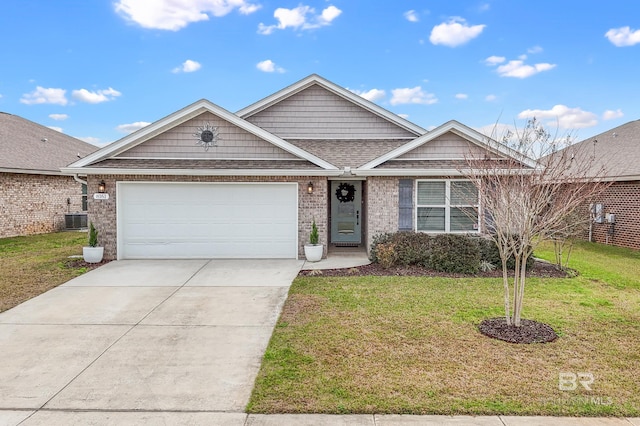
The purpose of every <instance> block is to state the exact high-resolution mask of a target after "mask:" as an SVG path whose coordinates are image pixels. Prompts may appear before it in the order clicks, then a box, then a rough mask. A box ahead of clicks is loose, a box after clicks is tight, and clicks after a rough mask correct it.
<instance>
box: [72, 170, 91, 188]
mask: <svg viewBox="0 0 640 426" xmlns="http://www.w3.org/2000/svg"><path fill="white" fill-rule="evenodd" d="M73 180H75V181H76V182H79V183H81V184H83V185H87V186H89V184H88V183H87V181H86V180H82V179H80V178H79V177H78V174H77V173H74V174H73Z"/></svg>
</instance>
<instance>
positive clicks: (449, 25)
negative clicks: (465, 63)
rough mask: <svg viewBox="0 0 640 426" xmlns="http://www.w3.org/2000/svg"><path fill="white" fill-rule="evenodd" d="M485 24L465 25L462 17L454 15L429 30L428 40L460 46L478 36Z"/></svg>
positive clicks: (450, 45)
mask: <svg viewBox="0 0 640 426" xmlns="http://www.w3.org/2000/svg"><path fill="white" fill-rule="evenodd" d="M485 26H486V25H473V26H469V25H467V21H466V20H464V19H463V18H459V17H454V18H451V19H449V21H448V22H443V23H442V24H439V25H436V26H435V27H433V29H432V30H431V35H430V36H429V41H431V43H433V44H436V45H437V44H442V45H444V46H448V47H457V46H461V45H463V44H465V43H467V42H468V41H470V40H472V39H474V38H476V37H478V36H479V35H480V33H481V32H482V30H483V29H484V27H485Z"/></svg>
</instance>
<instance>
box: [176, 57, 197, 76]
mask: <svg viewBox="0 0 640 426" xmlns="http://www.w3.org/2000/svg"><path fill="white" fill-rule="evenodd" d="M200 68H202V65H201V64H200V63H199V62H196V61H192V60H191V59H187V60H186V61H184V62H183V63H182V65H180V66H179V67H176V68H174V69H172V70H171V72H172V73H174V74H177V73H179V72H194V71H198V70H199V69H200Z"/></svg>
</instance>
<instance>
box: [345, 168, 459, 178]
mask: <svg viewBox="0 0 640 426" xmlns="http://www.w3.org/2000/svg"><path fill="white" fill-rule="evenodd" d="M351 172H352V173H353V174H354V175H356V176H463V173H461V172H460V170H456V169H355V170H352V171H351Z"/></svg>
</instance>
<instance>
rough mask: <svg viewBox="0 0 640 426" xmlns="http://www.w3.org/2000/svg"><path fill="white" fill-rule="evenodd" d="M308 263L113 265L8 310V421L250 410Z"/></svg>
mask: <svg viewBox="0 0 640 426" xmlns="http://www.w3.org/2000/svg"><path fill="white" fill-rule="evenodd" d="M302 263H303V262H302V261H297V260H162V261H160V260H157V261H153V260H152V261H133V260H129V261H118V262H111V263H109V264H107V265H105V266H103V267H101V268H98V269H96V270H94V271H91V272H89V273H87V274H85V275H82V276H80V277H78V278H75V279H73V280H71V281H69V282H67V283H66V284H64V285H61V286H59V287H57V288H55V289H53V290H51V291H49V292H47V293H45V294H43V295H41V296H39V297H36V298H34V299H32V300H30V301H28V302H25V303H23V304H21V305H19V306H17V307H15V308H13V309H11V310H9V311H6V312H4V313H2V314H0V348H2V359H1V361H0V425H2V424H18V423H19V422H20V421H22V420H24V419H27V420H26V421H25V422H24V423H22V424H25V425H30V424H52V423H57V421H56V416H60V415H61V414H62V413H68V414H69V415H72V416H77V415H78V413H74V410H81V411H84V410H87V411H94V410H95V411H105V412H112V413H113V412H131V411H134V412H148V416H152V417H153V416H154V415H157V413H156V414H154V412H173V413H185V412H188V413H190V414H189V415H190V416H195V417H196V418H198V416H203V415H205V414H207V413H213V414H215V413H242V412H243V411H244V408H245V405H246V403H247V402H248V399H249V396H250V393H251V390H252V387H253V382H254V380H255V377H256V374H257V372H258V368H259V366H260V361H261V358H262V355H263V354H264V350H265V348H266V346H267V343H268V341H269V338H270V336H271V332H272V330H273V327H274V325H275V323H276V320H277V318H278V315H279V313H280V310H281V308H282V304H283V303H284V301H285V299H286V296H287V291H288V287H289V285H290V284H291V281H292V280H293V278H294V277H295V276H296V275H297V273H298V271H299V270H300V267H301V266H302ZM38 410H41V411H38ZM35 411H38V412H36V413H35V414H34V412H35ZM81 414H82V413H81ZM84 414H85V415H89V414H87V413H84ZM123 414H125V413H123ZM94 415H95V413H94ZM127 415H129V416H131V415H132V414H131V413H129V414H127ZM134 417H135V416H134ZM136 418H137V417H136ZM242 418H243V419H244V417H242ZM225 419H226V420H227V421H228V420H231V419H230V418H229V417H228V415H227V417H225ZM239 419H240V417H239ZM87 420H88V419H87V418H85V417H82V418H81V419H79V420H78V421H79V423H84V422H86V421H87ZM147 420H148V419H147ZM167 420H168V418H167V417H166V416H165V417H163V421H167ZM203 420H205V422H207V423H211V424H213V423H215V421H214V420H215V419H214V418H207V419H203ZM196 421H197V420H196ZM227 421H225V423H226V422H227ZM145 422H146V420H145V421H142V423H145ZM61 423H66V424H73V423H74V421H73V419H72V418H70V417H68V416H65V420H64V421H61ZM134 423H135V422H134ZM170 423H171V422H170Z"/></svg>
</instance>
